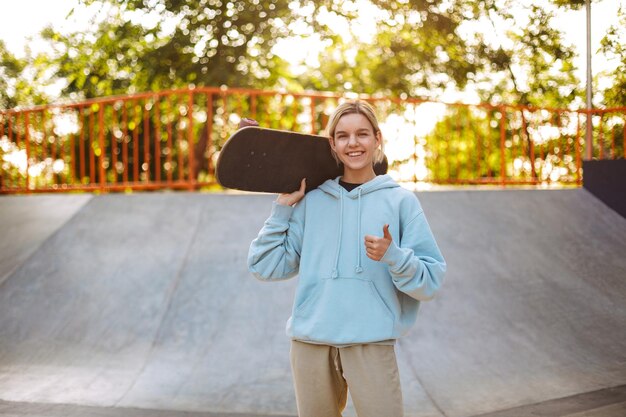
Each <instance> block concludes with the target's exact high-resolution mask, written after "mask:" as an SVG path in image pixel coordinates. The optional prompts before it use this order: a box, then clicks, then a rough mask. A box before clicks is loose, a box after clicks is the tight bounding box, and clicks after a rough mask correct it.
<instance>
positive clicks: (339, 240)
mask: <svg viewBox="0 0 626 417" xmlns="http://www.w3.org/2000/svg"><path fill="white" fill-rule="evenodd" d="M342 232H343V190H339V235H338V236H337V254H336V255H335V268H334V269H333V274H332V278H333V279H334V278H337V276H338V275H339V273H338V271H337V269H338V268H339V249H340V248H341V234H342Z"/></svg>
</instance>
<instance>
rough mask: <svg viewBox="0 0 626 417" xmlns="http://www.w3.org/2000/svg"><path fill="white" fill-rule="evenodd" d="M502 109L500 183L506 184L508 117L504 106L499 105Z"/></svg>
mask: <svg viewBox="0 0 626 417" xmlns="http://www.w3.org/2000/svg"><path fill="white" fill-rule="evenodd" d="M499 110H500V184H501V185H502V186H504V185H505V184H506V180H505V174H506V162H505V146H504V142H505V138H506V124H505V123H506V119H505V114H506V113H505V111H506V109H505V108H504V106H500V107H499Z"/></svg>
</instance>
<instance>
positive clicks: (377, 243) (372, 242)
mask: <svg viewBox="0 0 626 417" xmlns="http://www.w3.org/2000/svg"><path fill="white" fill-rule="evenodd" d="M392 241H393V238H392V237H391V233H389V225H388V224H386V225H384V226H383V237H378V236H372V235H366V236H365V252H366V253H367V257H368V258H370V259H372V260H374V261H380V260H381V259H382V258H383V256H384V255H385V252H387V249H388V248H389V245H391V242H392Z"/></svg>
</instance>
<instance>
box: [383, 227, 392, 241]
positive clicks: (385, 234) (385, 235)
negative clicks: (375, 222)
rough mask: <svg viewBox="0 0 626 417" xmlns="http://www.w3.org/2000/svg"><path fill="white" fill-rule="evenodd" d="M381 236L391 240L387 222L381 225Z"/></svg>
mask: <svg viewBox="0 0 626 417" xmlns="http://www.w3.org/2000/svg"><path fill="white" fill-rule="evenodd" d="M383 237H384V238H385V239H388V240H393V237H391V233H389V225H388V224H386V225H384V226H383Z"/></svg>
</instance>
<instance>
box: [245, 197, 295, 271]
mask: <svg viewBox="0 0 626 417" xmlns="http://www.w3.org/2000/svg"><path fill="white" fill-rule="evenodd" d="M304 204H305V199H302V200H301V201H300V202H299V203H298V204H297V205H296V207H295V208H294V207H291V206H285V205H281V204H277V203H276V202H274V203H273V205H272V213H271V215H270V217H269V218H268V219H267V220H266V221H265V224H264V225H263V228H262V229H261V231H260V232H259V235H258V236H257V238H256V239H254V240H253V241H252V243H251V244H250V250H249V251H248V269H249V270H250V272H252V274H253V275H254V276H255V277H256V278H258V279H260V280H263V281H266V280H267V281H270V280H275V281H277V280H284V279H288V278H291V277H293V276H294V275H296V274H297V273H298V267H299V265H300V252H301V249H302V235H303V231H304Z"/></svg>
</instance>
